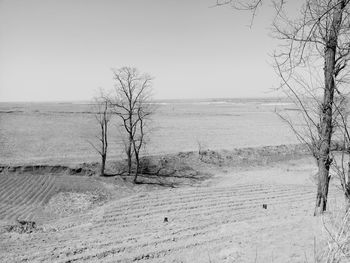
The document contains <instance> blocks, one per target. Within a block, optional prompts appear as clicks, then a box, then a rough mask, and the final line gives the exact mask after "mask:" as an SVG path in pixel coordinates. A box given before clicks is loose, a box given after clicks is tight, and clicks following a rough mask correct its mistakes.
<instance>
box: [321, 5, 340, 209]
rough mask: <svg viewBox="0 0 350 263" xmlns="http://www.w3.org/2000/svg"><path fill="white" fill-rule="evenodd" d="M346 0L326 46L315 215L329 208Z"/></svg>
mask: <svg viewBox="0 0 350 263" xmlns="http://www.w3.org/2000/svg"><path fill="white" fill-rule="evenodd" d="M344 7H345V1H344V0H343V1H339V4H338V5H336V6H335V7H334V11H333V21H332V24H331V26H330V29H329V31H330V32H329V37H328V39H327V42H326V47H325V53H324V54H325V66H324V81H325V88H324V94H323V104H322V108H321V111H322V112H321V121H320V127H319V129H320V145H319V147H320V148H319V156H318V184H317V195H316V207H315V215H319V214H322V213H323V212H324V211H326V209H327V197H328V186H329V167H330V164H331V162H332V160H331V158H330V154H329V153H330V146H331V138H332V128H333V127H332V117H333V111H332V107H333V98H334V88H335V83H334V69H335V59H336V51H337V43H338V34H339V28H340V26H341V21H342V12H343V9H344Z"/></svg>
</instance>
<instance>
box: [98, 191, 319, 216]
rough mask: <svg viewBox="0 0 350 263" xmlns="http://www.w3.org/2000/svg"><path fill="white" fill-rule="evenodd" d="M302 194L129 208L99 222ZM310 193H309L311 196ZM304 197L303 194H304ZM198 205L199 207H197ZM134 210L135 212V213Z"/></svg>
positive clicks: (263, 195)
mask: <svg viewBox="0 0 350 263" xmlns="http://www.w3.org/2000/svg"><path fill="white" fill-rule="evenodd" d="M301 194H302V193H300V192H297V193H279V194H276V195H273V196H266V195H265V194H260V193H259V195H254V197H251V198H250V199H242V198H239V199H215V200H210V199H209V200H207V199H202V200H198V201H196V202H192V201H190V202H188V203H182V205H179V206H175V207H174V206H173V205H168V204H159V205H158V204H157V203H156V204H154V207H148V206H146V205H145V206H144V207H143V209H142V210H137V209H133V207H130V208H129V209H130V210H131V211H132V212H127V211H126V212H124V213H120V214H116V215H110V214H107V215H106V216H104V218H103V219H102V220H101V221H103V222H104V223H105V221H107V222H108V219H109V218H112V220H113V222H115V221H116V220H118V219H120V220H121V221H124V222H125V220H132V219H131V218H143V217H145V216H148V215H159V214H163V215H166V214H169V213H172V212H178V211H181V212H183V211H186V210H193V209H197V208H203V209H208V208H210V207H227V206H228V205H230V204H231V203H235V204H237V203H238V204H239V203H243V202H244V203H245V204H247V203H249V202H255V203H256V202H257V203H259V204H261V205H262V203H263V202H265V201H267V200H273V199H280V198H297V197H298V196H299V195H301ZM311 194H312V193H310V195H311ZM304 195H305V194H304ZM198 203H200V205H198ZM135 210H136V211H135Z"/></svg>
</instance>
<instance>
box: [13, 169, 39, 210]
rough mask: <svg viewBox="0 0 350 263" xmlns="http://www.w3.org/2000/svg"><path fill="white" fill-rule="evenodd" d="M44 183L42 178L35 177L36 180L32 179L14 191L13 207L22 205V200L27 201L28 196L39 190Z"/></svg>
mask: <svg viewBox="0 0 350 263" xmlns="http://www.w3.org/2000/svg"><path fill="white" fill-rule="evenodd" d="M44 183H45V178H44V177H43V176H37V177H36V178H32V181H31V182H28V184H27V185H26V186H25V187H23V188H17V189H15V196H14V198H13V199H14V201H13V205H17V204H18V205H20V204H22V203H23V201H24V200H27V198H28V195H30V194H31V193H33V192H34V191H35V190H37V189H39V188H40V186H41V185H42V184H44Z"/></svg>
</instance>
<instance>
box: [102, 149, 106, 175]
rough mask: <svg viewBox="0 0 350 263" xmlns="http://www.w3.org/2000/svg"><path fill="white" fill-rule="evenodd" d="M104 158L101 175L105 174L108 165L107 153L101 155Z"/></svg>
mask: <svg viewBox="0 0 350 263" xmlns="http://www.w3.org/2000/svg"><path fill="white" fill-rule="evenodd" d="M101 157H102V160H101V176H104V175H105V167H106V154H102V155H101Z"/></svg>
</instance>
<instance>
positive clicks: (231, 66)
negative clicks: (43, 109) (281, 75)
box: [0, 0, 277, 101]
mask: <svg viewBox="0 0 350 263" xmlns="http://www.w3.org/2000/svg"><path fill="white" fill-rule="evenodd" d="M213 4H215V0H190V1H189V0H124V1H122V0H119V1H118V0H0V101H67V100H89V99H91V98H92V96H93V95H94V94H95V93H96V90H97V89H98V88H99V87H102V88H104V89H106V90H108V89H111V88H112V87H113V76H112V72H111V68H118V67H122V66H135V67H137V68H138V69H139V70H140V71H142V72H147V73H149V74H151V75H152V76H153V77H154V86H153V87H154V96H155V98H156V99H179V98H180V99H181V98H231V97H232V98H235V97H262V96H264V97H267V96H274V95H276V94H275V93H271V89H272V88H274V87H276V85H277V81H276V77H275V74H274V72H273V70H272V68H271V67H270V65H269V63H270V62H271V59H270V57H269V53H272V51H273V49H274V42H275V41H274V40H272V39H271V38H270V37H269V35H268V34H269V29H268V27H269V25H270V22H271V19H272V11H271V8H269V7H268V6H265V7H264V9H261V11H260V13H259V14H258V16H257V18H256V19H255V22H254V26H253V28H251V29H250V28H249V27H248V25H249V23H250V15H249V13H246V12H238V11H235V10H233V9H231V8H228V7H220V8H218V7H216V8H211V6H212V5H213Z"/></svg>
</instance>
